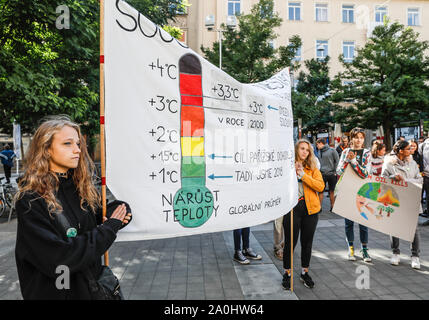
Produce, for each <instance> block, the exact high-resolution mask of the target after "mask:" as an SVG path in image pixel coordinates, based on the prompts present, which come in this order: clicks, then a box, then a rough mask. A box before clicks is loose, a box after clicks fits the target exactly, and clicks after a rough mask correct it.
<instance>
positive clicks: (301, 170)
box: [295, 162, 304, 176]
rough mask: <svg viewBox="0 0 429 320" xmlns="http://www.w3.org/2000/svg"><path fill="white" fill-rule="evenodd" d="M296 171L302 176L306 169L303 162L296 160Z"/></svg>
mask: <svg viewBox="0 0 429 320" xmlns="http://www.w3.org/2000/svg"><path fill="white" fill-rule="evenodd" d="M295 171H296V175H297V176H301V175H302V173H303V171H304V167H303V166H302V163H300V162H295Z"/></svg>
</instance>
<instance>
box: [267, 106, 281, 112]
mask: <svg viewBox="0 0 429 320" xmlns="http://www.w3.org/2000/svg"><path fill="white" fill-rule="evenodd" d="M268 109H270V110H277V111H279V109H277V108H274V107H272V106H270V105H268Z"/></svg>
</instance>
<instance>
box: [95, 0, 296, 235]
mask: <svg viewBox="0 0 429 320" xmlns="http://www.w3.org/2000/svg"><path fill="white" fill-rule="evenodd" d="M104 28H105V41H104V50H105V51H104V52H105V128H106V129H105V133H106V180H107V181H106V182H107V186H108V187H109V189H110V190H111V191H112V193H113V195H114V196H115V197H116V198H117V199H121V200H124V201H127V202H128V203H129V204H130V206H131V208H132V210H133V221H132V223H131V224H130V225H129V226H128V227H127V228H125V229H124V230H123V232H120V235H119V237H118V239H119V240H144V239H159V238H169V237H177V236H185V235H193V234H202V233H208V232H218V231H225V230H232V229H237V228H243V227H248V226H253V225H258V224H262V223H266V222H268V221H271V220H274V219H276V218H278V217H280V216H282V215H284V214H286V213H287V212H289V211H290V210H291V209H292V208H293V207H294V206H295V204H296V203H297V198H298V196H297V180H296V175H295V171H294V147H293V138H292V128H293V118H292V108H291V98H290V97H291V92H290V90H291V89H290V78H289V70H288V69H285V70H283V71H282V72H280V73H279V74H277V75H275V76H274V77H272V78H271V79H269V80H267V81H264V82H260V83H255V84H242V83H239V82H237V81H236V80H234V79H233V78H232V77H231V76H229V75H228V74H226V73H225V72H223V71H222V70H220V69H219V68H217V67H216V66H214V65H212V64H211V63H209V62H208V61H206V60H205V59H203V58H202V57H201V56H199V55H198V54H197V53H195V52H194V51H193V50H191V49H189V48H188V47H187V46H186V45H185V44H184V43H182V42H179V41H178V40H176V39H174V38H172V37H171V36H170V35H169V34H168V33H166V32H165V31H164V30H162V29H161V28H159V27H158V26H156V25H155V24H153V23H152V22H151V21H149V20H148V19H147V18H145V17H144V16H143V15H142V14H139V13H138V12H137V11H136V10H135V9H134V8H132V7H131V6H129V5H128V4H127V3H125V2H123V1H119V0H118V1H115V0H107V1H106V2H105V16H104Z"/></svg>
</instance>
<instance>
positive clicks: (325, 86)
mask: <svg viewBox="0 0 429 320" xmlns="http://www.w3.org/2000/svg"><path fill="white" fill-rule="evenodd" d="M329 61H330V58H329V57H326V58H325V59H323V60H317V59H310V60H306V61H304V65H305V67H306V69H307V72H304V71H301V72H300V73H299V75H298V77H297V80H298V85H297V86H296V88H295V89H296V91H293V92H292V107H293V112H294V118H295V119H298V118H301V119H302V123H303V128H304V131H309V132H314V131H317V130H319V129H329V128H330V125H329V123H332V122H333V119H332V116H331V110H332V105H331V102H330V97H329V94H328V93H329V91H330V85H331V81H330V78H329Z"/></svg>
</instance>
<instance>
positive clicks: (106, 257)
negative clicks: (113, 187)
mask: <svg viewBox="0 0 429 320" xmlns="http://www.w3.org/2000/svg"><path fill="white" fill-rule="evenodd" d="M105 148H106V144H105V137H104V0H100V149H101V157H100V158H101V201H102V205H103V221H104V218H105V217H106V150H105ZM104 265H106V266H108V265H109V252H108V251H106V252H105V253H104Z"/></svg>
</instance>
